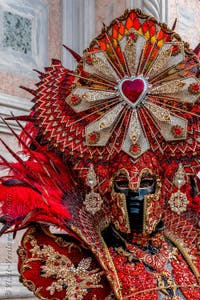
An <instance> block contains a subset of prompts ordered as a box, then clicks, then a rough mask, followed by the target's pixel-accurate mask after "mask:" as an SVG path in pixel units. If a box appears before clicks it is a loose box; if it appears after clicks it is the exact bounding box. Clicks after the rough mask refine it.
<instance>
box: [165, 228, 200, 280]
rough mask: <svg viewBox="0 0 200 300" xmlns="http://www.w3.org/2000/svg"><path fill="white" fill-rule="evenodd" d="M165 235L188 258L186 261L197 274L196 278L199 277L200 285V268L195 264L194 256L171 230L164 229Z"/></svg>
mask: <svg viewBox="0 0 200 300" xmlns="http://www.w3.org/2000/svg"><path fill="white" fill-rule="evenodd" d="M164 235H165V237H166V238H167V239H169V240H170V241H171V242H172V243H173V244H174V245H175V246H176V247H177V248H178V250H179V251H180V252H181V254H182V255H183V257H184V259H185V260H186V262H187V263H188V265H189V267H190V269H191V270H192V272H193V274H194V275H195V277H196V279H197V281H198V283H199V285H200V273H199V270H198V269H197V267H196V266H195V264H194V262H193V261H192V258H191V256H190V255H189V253H188V252H187V250H186V248H185V247H184V246H183V245H181V242H180V241H179V240H178V238H176V237H175V236H174V235H173V234H172V233H171V232H168V231H164Z"/></svg>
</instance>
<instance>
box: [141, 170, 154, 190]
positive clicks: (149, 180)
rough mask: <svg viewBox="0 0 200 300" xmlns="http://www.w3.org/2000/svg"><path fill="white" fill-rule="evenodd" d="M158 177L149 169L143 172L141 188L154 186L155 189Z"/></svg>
mask: <svg viewBox="0 0 200 300" xmlns="http://www.w3.org/2000/svg"><path fill="white" fill-rule="evenodd" d="M155 186H156V179H155V176H153V175H152V174H151V173H150V172H149V171H146V172H144V173H143V174H142V177H141V179H140V189H141V188H153V187H154V189H155Z"/></svg>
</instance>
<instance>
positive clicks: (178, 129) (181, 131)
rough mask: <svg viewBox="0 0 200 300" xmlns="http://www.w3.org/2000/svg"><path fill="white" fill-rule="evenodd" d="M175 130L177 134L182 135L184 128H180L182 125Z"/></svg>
mask: <svg viewBox="0 0 200 300" xmlns="http://www.w3.org/2000/svg"><path fill="white" fill-rule="evenodd" d="M174 132H175V133H176V134H177V135H180V134H182V133H183V130H182V129H181V128H180V127H177V128H175V129H174Z"/></svg>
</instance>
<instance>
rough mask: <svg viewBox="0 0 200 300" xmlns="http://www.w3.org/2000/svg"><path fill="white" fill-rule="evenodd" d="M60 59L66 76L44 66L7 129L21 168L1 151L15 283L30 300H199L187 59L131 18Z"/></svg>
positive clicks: (198, 137)
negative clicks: (70, 64) (68, 64)
mask: <svg viewBox="0 0 200 300" xmlns="http://www.w3.org/2000/svg"><path fill="white" fill-rule="evenodd" d="M70 52H71V53H72V55H73V56H74V57H75V58H76V59H77V61H78V66H77V68H76V70H75V71H70V70H68V69H66V68H64V67H63V66H62V64H61V63H60V61H58V60H53V61H52V65H51V66H50V67H49V68H46V70H45V73H40V79H41V81H40V82H39V83H38V85H37V89H36V90H35V91H32V90H29V91H30V92H31V93H32V94H33V95H34V99H33V102H34V106H33V109H32V112H31V114H30V116H27V117H13V119H15V120H16V122H17V123H18V125H19V126H21V128H22V134H21V136H20V137H17V136H16V137H17V139H18V140H19V141H20V143H21V145H22V147H23V157H22V156H21V155H18V154H15V153H13V151H12V149H10V148H9V147H8V146H7V145H6V144H5V142H3V141H2V142H3V144H4V145H5V147H6V148H7V150H8V151H9V152H10V153H11V154H12V155H13V157H14V158H15V160H16V162H15V163H12V164H11V163H8V162H7V161H6V160H5V159H4V158H3V157H1V165H2V167H6V168H9V169H10V172H9V175H8V176H6V177H3V178H1V187H0V192H1V193H0V207H1V210H0V216H1V222H2V223H4V226H3V228H2V230H1V233H5V232H8V231H10V230H14V231H16V230H19V229H23V228H26V227H28V229H27V231H26V233H25V234H24V236H23V239H22V242H21V246H20V247H19V250H18V255H19V272H20V279H21V281H22V283H23V284H24V285H25V286H27V287H28V288H29V289H30V290H32V291H33V292H34V293H35V295H36V296H37V297H38V298H40V299H69V300H73V299H79V300H82V299H83V300H110V299H118V300H125V299H130V300H142V299H143V300H144V299H145V300H147V299H155V300H169V299H173V300H185V299H187V300H189V299H191V300H198V299H200V254H199V251H200V237H199V232H200V224H199V211H200V195H199V188H200V179H199V176H200V175H199V173H200V159H199V158H200V123H199V111H200V108H199V96H200V80H199V60H198V57H197V56H196V55H195V53H194V52H192V51H191V50H190V49H189V46H188V44H186V43H184V42H183V41H182V40H181V38H180V37H179V36H178V35H177V34H176V33H174V32H173V31H171V30H169V29H168V28H167V26H166V25H165V24H160V23H158V22H157V21H156V20H155V19H154V18H153V17H149V16H147V15H144V14H143V13H142V12H141V11H140V10H131V11H126V12H125V13H124V15H123V16H121V17H120V18H118V19H115V20H114V21H113V22H112V23H111V24H110V26H109V27H104V28H103V29H102V33H101V34H100V35H99V36H97V37H96V38H95V39H94V40H93V41H92V42H91V44H90V46H89V48H88V49H86V50H85V51H84V53H83V57H79V56H78V55H77V54H75V53H74V52H73V51H72V50H70ZM21 120H26V121H28V123H27V126H26V127H23V126H22V125H21V123H20V121H21ZM5 123H6V124H7V121H5ZM7 125H8V124H7ZM8 126H9V125H8ZM11 130H12V129H11ZM13 133H14V132H13ZM14 134H15V133H14ZM24 157H26V158H24ZM50 225H54V226H56V227H59V228H61V229H62V230H63V231H64V233H63V234H53V233H52V230H51V229H50V227H49V226H50Z"/></svg>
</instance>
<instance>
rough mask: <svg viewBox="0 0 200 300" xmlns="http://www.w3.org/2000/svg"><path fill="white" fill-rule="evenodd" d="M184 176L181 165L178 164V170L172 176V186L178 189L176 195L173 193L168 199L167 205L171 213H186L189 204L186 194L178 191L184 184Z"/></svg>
mask: <svg viewBox="0 0 200 300" xmlns="http://www.w3.org/2000/svg"><path fill="white" fill-rule="evenodd" d="M185 177H186V174H185V171H184V168H183V166H182V164H179V167H178V170H177V172H176V173H175V176H174V184H175V186H176V187H177V188H178V191H177V192H176V193H173V194H172V195H171V197H170V199H169V205H170V208H171V210H172V211H174V212H176V213H177V214H178V215H180V214H181V213H182V212H184V211H186V209H187V205H188V203H189V201H188V199H187V196H186V194H184V193H182V192H181V191H180V188H181V187H182V186H183V185H184V184H185V183H186V179H185Z"/></svg>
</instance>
